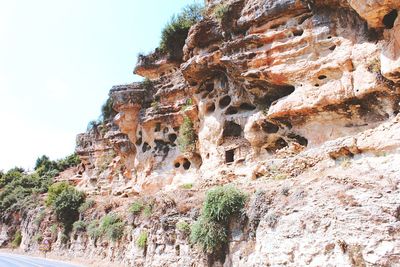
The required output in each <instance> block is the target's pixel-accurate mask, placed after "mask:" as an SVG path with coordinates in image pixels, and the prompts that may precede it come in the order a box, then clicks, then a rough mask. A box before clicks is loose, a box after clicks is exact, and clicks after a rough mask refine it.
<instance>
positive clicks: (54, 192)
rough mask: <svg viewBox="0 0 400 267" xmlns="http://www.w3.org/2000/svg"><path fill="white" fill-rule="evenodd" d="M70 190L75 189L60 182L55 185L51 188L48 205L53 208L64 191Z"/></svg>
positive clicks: (47, 199) (47, 200)
mask: <svg viewBox="0 0 400 267" xmlns="http://www.w3.org/2000/svg"><path fill="white" fill-rule="evenodd" d="M68 188H73V187H72V186H70V185H69V184H68V183H67V182H58V183H54V184H52V185H51V186H50V187H49V190H48V194H47V198H46V201H45V203H46V205H47V206H51V205H52V204H53V202H54V200H55V199H56V198H57V197H58V195H60V194H61V193H62V192H63V191H65V190H67V189H68Z"/></svg>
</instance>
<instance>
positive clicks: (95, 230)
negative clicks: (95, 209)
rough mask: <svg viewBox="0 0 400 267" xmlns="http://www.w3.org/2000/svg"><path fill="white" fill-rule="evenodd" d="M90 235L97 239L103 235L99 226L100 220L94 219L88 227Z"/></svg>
mask: <svg viewBox="0 0 400 267" xmlns="http://www.w3.org/2000/svg"><path fill="white" fill-rule="evenodd" d="M86 229H87V233H88V235H89V237H91V238H92V239H94V240H95V241H96V240H97V239H98V238H99V237H100V236H101V230H100V226H99V220H93V221H91V222H90V223H89V225H88V226H87V227H86Z"/></svg>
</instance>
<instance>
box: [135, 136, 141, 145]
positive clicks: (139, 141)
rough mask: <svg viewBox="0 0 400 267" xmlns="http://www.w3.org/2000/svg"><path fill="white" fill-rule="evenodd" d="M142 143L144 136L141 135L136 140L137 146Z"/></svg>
mask: <svg viewBox="0 0 400 267" xmlns="http://www.w3.org/2000/svg"><path fill="white" fill-rule="evenodd" d="M141 144H142V137H139V138H138V139H137V140H136V145H137V146H140V145H141Z"/></svg>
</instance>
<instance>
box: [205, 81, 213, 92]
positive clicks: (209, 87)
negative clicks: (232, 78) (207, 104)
mask: <svg viewBox="0 0 400 267" xmlns="http://www.w3.org/2000/svg"><path fill="white" fill-rule="evenodd" d="M213 90H214V83H208V84H206V91H207V92H209V93H211V92H212V91H213Z"/></svg>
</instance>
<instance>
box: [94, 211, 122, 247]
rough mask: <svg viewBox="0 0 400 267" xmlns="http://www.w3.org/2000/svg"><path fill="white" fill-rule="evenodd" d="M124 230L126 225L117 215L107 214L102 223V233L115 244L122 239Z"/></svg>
mask: <svg viewBox="0 0 400 267" xmlns="http://www.w3.org/2000/svg"><path fill="white" fill-rule="evenodd" d="M124 228H125V223H124V222H123V221H122V219H121V218H120V217H118V216H117V215H116V214H112V213H111V214H107V215H106V216H104V217H103V218H102V219H101V221H100V232H101V233H102V234H104V235H105V236H106V238H107V239H108V240H111V241H114V242H115V241H117V240H119V239H121V238H122V236H123V235H124Z"/></svg>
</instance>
